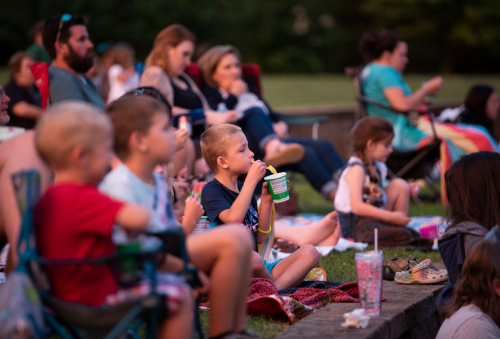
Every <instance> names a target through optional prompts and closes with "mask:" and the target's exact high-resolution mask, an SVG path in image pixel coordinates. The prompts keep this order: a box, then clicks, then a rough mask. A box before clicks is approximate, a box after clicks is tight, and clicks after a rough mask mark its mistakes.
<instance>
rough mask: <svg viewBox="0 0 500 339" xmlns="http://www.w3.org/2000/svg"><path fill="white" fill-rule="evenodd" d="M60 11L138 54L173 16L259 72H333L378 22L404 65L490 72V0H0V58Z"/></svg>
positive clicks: (493, 45)
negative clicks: (404, 57) (399, 48)
mask: <svg viewBox="0 0 500 339" xmlns="http://www.w3.org/2000/svg"><path fill="white" fill-rule="evenodd" d="M66 12H67V13H78V14H82V15H84V16H85V18H86V19H87V23H88V28H89V31H90V34H91V38H92V40H93V41H94V43H95V44H96V45H97V44H99V43H101V42H104V41H107V40H114V41H127V42H129V43H130V44H132V45H133V46H134V47H135V48H136V50H137V54H138V57H139V58H140V59H143V58H145V56H146V55H147V54H148V53H149V51H150V49H151V45H152V42H153V40H154V37H155V36H156V34H157V33H158V32H159V31H160V30H161V29H163V28H164V27H166V26H168V25H169V24H172V23H182V24H184V25H185V26H187V27H188V28H189V29H190V30H192V31H193V32H194V33H195V34H196V35H197V37H198V41H199V42H200V43H201V42H205V43H209V44H226V43H229V44H233V45H235V46H236V47H238V48H239V49H240V51H241V53H242V55H243V60H244V61H253V62H258V63H260V64H261V66H262V68H263V69H264V70H265V71H268V72H341V71H342V69H343V68H344V67H345V66H346V65H355V64H359V63H360V62H361V58H360V56H359V55H358V53H357V51H356V45H357V41H358V39H359V37H360V36H361V34H362V32H363V31H364V30H365V29H368V28H376V29H381V28H386V29H391V30H394V31H396V32H398V33H399V34H400V35H402V36H403V37H404V38H405V39H406V40H407V41H408V43H409V46H410V55H409V56H410V65H409V71H413V72H436V71H440V72H476V73H491V72H499V71H500V63H499V62H498V60H499V57H500V4H499V3H498V0H474V1H472V0H338V1H332V0H246V1H243V0H236V1H235V0H177V1H171V0H71V1H67V0H64V1H62V0H8V1H6V0H0V46H1V47H0V62H1V64H5V63H6V61H7V60H8V58H9V56H10V55H12V54H13V53H14V52H15V51H17V50H21V49H24V48H26V47H27V46H28V45H29V43H30V42H29V41H28V38H27V34H28V31H29V29H30V28H31V27H32V25H33V24H34V23H35V22H36V21H38V20H40V19H43V18H46V17H49V16H51V15H55V14H61V13H66Z"/></svg>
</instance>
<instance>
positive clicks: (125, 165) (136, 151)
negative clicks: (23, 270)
mask: <svg viewBox="0 0 500 339" xmlns="http://www.w3.org/2000/svg"><path fill="white" fill-rule="evenodd" d="M106 112H107V113H108V115H109V117H110V118H111V121H112V123H113V126H114V150H115V154H116V155H117V156H118V158H120V160H121V162H122V163H121V164H120V165H118V166H117V167H116V168H114V169H113V170H112V171H111V172H110V173H108V175H106V177H105V179H104V180H103V182H102V183H101V185H100V189H101V191H103V192H106V193H107V194H109V195H111V196H112V197H114V198H116V199H118V200H121V201H126V202H129V203H132V202H133V203H139V204H140V205H142V206H144V207H146V208H147V209H148V210H149V212H150V215H151V219H150V221H149V224H148V227H147V229H148V231H150V232H158V231H162V230H167V229H168V228H170V227H173V226H176V220H175V217H174V214H173V212H172V205H171V202H170V200H169V196H170V192H169V189H168V185H167V183H166V181H165V180H164V179H163V176H162V175H160V174H159V173H156V172H154V169H155V167H156V166H157V165H159V164H165V163H168V162H169V161H171V160H172V158H173V156H174V154H175V151H176V141H175V136H174V133H173V130H172V129H171V127H170V126H171V122H170V112H169V111H168V108H167V107H166V106H165V105H164V104H162V103H161V102H159V101H158V100H155V99H153V98H151V97H149V96H123V97H121V98H120V99H118V100H116V101H114V102H113V103H111V104H110V105H109V106H108V107H107V108H106ZM202 214H203V209H202V208H201V205H200V202H199V198H198V197H193V198H190V200H189V202H188V203H187V206H186V209H185V215H184V221H183V225H182V226H183V228H185V229H188V230H189V229H191V230H192V229H193V227H194V224H195V223H196V221H197V220H198V219H199V218H200V217H201V216H202ZM252 246H253V245H252V239H251V237H250V236H249V235H248V234H247V233H246V232H245V231H244V230H242V229H241V228H240V227H238V226H230V227H227V228H225V229H216V230H212V231H209V232H205V233H203V234H197V235H189V236H187V238H186V248H187V254H188V257H189V259H190V262H191V263H192V264H193V265H194V266H196V267H197V268H198V269H199V270H200V273H201V272H203V273H201V274H200V278H201V279H202V280H204V285H205V286H204V287H203V288H202V291H200V292H203V290H208V295H209V299H210V324H209V335H210V337H211V338H227V339H229V338H241V339H243V338H253V337H254V335H253V334H251V333H249V332H247V331H246V330H245V320H246V301H247V296H248V289H249V286H250V274H251V272H250V269H249V267H250V258H251V248H252ZM182 265H183V263H182V261H181V260H180V259H178V258H175V257H173V256H167V258H166V263H165V264H164V265H163V266H162V269H164V270H168V271H176V270H180V269H182V268H183V266H182ZM204 274H208V276H209V279H210V283H209V286H208V285H207V278H206V277H205V275H204Z"/></svg>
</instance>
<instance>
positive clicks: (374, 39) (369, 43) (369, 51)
mask: <svg viewBox="0 0 500 339" xmlns="http://www.w3.org/2000/svg"><path fill="white" fill-rule="evenodd" d="M401 41H404V40H403V39H402V38H401V37H400V36H399V35H397V34H396V33H394V32H391V31H386V30H383V31H380V32H377V31H375V30H368V31H366V32H365V33H364V34H363V36H362V37H361V39H360V40H359V43H358V50H359V52H360V53H361V54H362V55H363V57H364V58H365V60H366V61H367V62H370V61H372V60H375V59H378V58H380V56H381V55H382V53H384V51H389V52H391V53H392V52H394V49H395V48H396V46H397V44H398V42H401Z"/></svg>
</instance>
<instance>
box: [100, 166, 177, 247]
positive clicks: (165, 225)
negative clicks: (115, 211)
mask: <svg viewBox="0 0 500 339" xmlns="http://www.w3.org/2000/svg"><path fill="white" fill-rule="evenodd" d="M153 178H154V181H155V185H154V186H152V185H150V184H147V183H145V182H144V181H142V180H141V179H139V177H137V176H136V175H135V174H134V173H133V172H132V171H131V170H130V169H129V168H128V167H127V166H125V165H123V164H120V165H118V166H117V167H116V168H115V169H114V170H112V171H111V172H109V173H108V174H107V175H106V177H105V178H104V180H103V181H102V182H101V184H100V185H99V190H100V191H101V192H103V193H105V194H107V195H109V196H110V197H112V198H114V199H116V200H119V201H124V202H127V203H131V204H140V205H142V206H144V207H146V208H147V209H149V211H150V216H149V224H148V227H147V231H148V232H153V233H154V232H161V231H164V230H167V229H170V228H173V227H177V226H178V223H177V220H176V219H175V216H174V212H173V208H172V203H171V202H170V199H169V196H170V191H169V188H168V184H167V182H166V181H165V179H163V176H162V175H161V174H160V173H156V172H155V173H153ZM115 229H116V232H114V233H113V240H114V241H115V243H116V242H117V241H120V242H123V241H124V240H123V237H124V234H123V231H121V230H120V229H121V228H119V227H115Z"/></svg>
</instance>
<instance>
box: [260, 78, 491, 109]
mask: <svg viewBox="0 0 500 339" xmlns="http://www.w3.org/2000/svg"><path fill="white" fill-rule="evenodd" d="M433 76H434V75H432V74H428V75H426V74H418V75H416V74H409V75H405V76H404V78H405V80H406V81H407V82H408V84H409V85H410V87H411V89H412V90H416V89H418V88H419V87H420V86H421V84H422V81H426V80H428V79H430V78H431V77H433ZM443 78H444V84H443V88H442V90H441V92H440V93H439V95H438V99H462V100H464V99H465V96H466V95H467V92H468V90H469V88H470V87H471V86H472V85H474V84H477V83H486V84H490V85H492V86H494V87H496V88H500V76H499V75H446V76H444V77H443ZM262 80H263V84H262V86H263V88H264V97H265V98H266V100H267V101H269V103H270V105H271V106H272V107H275V108H278V107H288V106H301V105H317V104H336V103H354V101H355V100H354V87H353V85H352V82H351V80H350V78H348V77H347V76H344V75H342V74H276V75H271V74H265V75H264V76H263V78H262Z"/></svg>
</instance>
